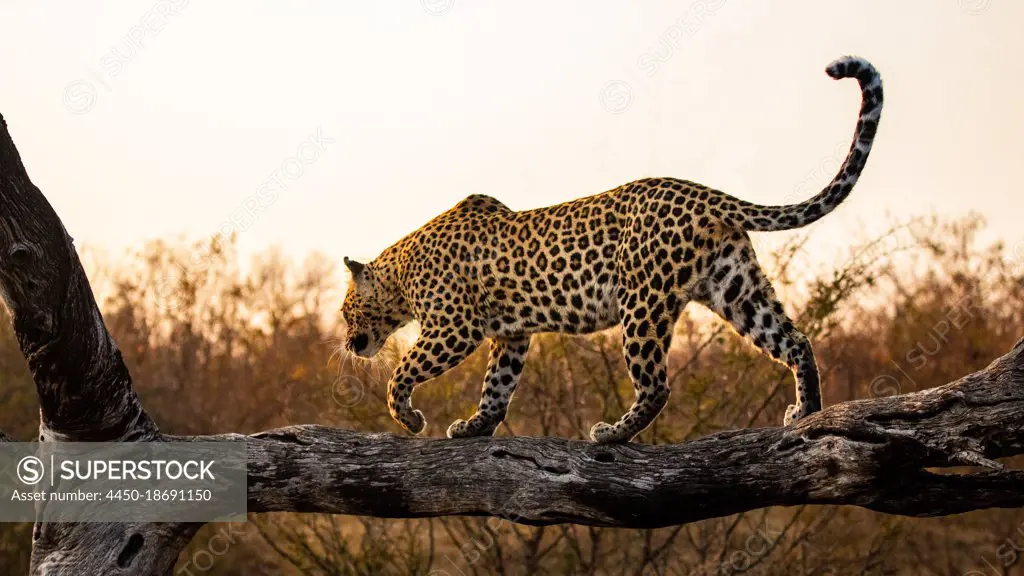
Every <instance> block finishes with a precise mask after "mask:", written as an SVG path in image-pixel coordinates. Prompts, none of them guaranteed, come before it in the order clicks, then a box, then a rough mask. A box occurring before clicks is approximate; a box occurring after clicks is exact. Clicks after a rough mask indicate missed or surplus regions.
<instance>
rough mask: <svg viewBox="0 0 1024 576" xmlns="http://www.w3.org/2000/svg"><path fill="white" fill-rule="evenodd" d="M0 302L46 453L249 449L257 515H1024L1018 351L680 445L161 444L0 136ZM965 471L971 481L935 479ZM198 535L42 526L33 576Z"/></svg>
mask: <svg viewBox="0 0 1024 576" xmlns="http://www.w3.org/2000/svg"><path fill="white" fill-rule="evenodd" d="M0 288H2V293H3V298H4V300H5V302H6V304H7V306H8V308H9V309H10V310H11V314H12V318H13V322H14V329H15V332H16V334H17V337H18V342H19V345H20V346H21V350H22V352H23V353H24V355H25V358H26V359H27V361H28V365H29V369H30V370H31V372H32V375H33V378H34V380H35V383H36V387H37V391H38V394H39V402H40V406H41V417H42V421H41V424H40V439H41V440H43V441H47V442H50V441H171V442H187V441H197V440H198V441H245V442H246V443H247V449H248V457H249V466H248V477H249V487H248V490H249V497H248V502H249V510H250V511H251V512H284V511H287V512H326V513H333V514H358V515H368V516H378V517H387V518H412V517H435V516H451V515H476V516H483V515H487V516H496V517H502V518H506V519H509V520H512V521H515V522H519V523H523V524H534V525H546V524H555V523H565V522H572V523H577V524H586V525H590V526H616V527H630V528H653V527H661V526H670V525H679V524H684V523H688V522H694V521H697V520H702V519H706V518H714V517H720V516H726V515H730V514H736V513H740V512H744V511H748V510H754V509H759V508H765V507H768V506H796V505H805V504H845V505H852V506H860V507H863V508H868V509H871V510H877V511H881V512H887V513H890V514H899V515H905V516H939V515H946V514H957V513H961V512H966V511H969V510H979V509H985V508H995V507H1002V508H1010V507H1012V508H1018V507H1021V506H1024V490H1022V489H1021V486H1024V472H1022V471H1019V470H1009V469H1006V467H1005V466H1004V465H1002V464H1000V463H999V462H997V459H999V458H1004V457H1008V456H1014V455H1018V454H1021V453H1024V340H1021V341H1020V342H1018V343H1017V345H1016V346H1015V347H1014V348H1013V349H1012V350H1011V351H1010V352H1009V353H1008V354H1007V355H1005V356H1003V357H1001V358H999V359H997V360H996V361H995V362H993V363H992V364H991V365H990V366H988V367H987V368H985V369H984V370H981V371H979V372H976V373H974V374H971V375H970V376H967V377H964V378H962V379H961V380H959V381H957V382H953V383H950V384H947V385H945V386H941V387H939V388H935V389H932V390H926V391H923V392H918V393H914V394H907V395H903V396H896V397H891V398H876V399H872V400H862V401H856V402H847V403H843V404H838V405H835V406H831V407H829V408H827V409H826V410H824V411H822V412H820V413H818V414H815V415H813V416H811V417H809V418H807V419H805V420H803V421H801V422H799V423H798V424H796V425H795V426H792V427H790V428H764V429H749V430H737V431H731V432H723V433H718V434H714V435H711V436H707V437H704V438H700V439H697V440H693V441H690V442H686V443H683V444H677V445H667V446H644V445H638V444H629V445H619V446H599V445H594V444H590V443H584V442H578V441H568V440H559V439H555V438H521V437H520V438H494V439H479V438H478V439H468V440H439V439H423V438H399V437H395V436H392V435H389V434H363V433H358V432H350V431H345V430H336V429H331V428H326V427H322V426H293V427H288V428H282V429H278V430H271V431H267V432H262V433H259V434H254V435H252V436H243V435H238V434H225V435H220V436H197V437H174V436H165V435H161V434H160V433H159V431H158V429H157V426H156V424H155V423H154V422H153V421H152V420H151V419H150V417H149V416H148V415H147V414H146V412H145V410H143V408H142V406H141V404H140V403H139V399H138V397H137V396H136V394H135V392H134V391H133V389H132V383H131V377H130V375H129V374H128V370H127V368H126V367H125V365H124V362H123V361H122V359H121V354H120V352H119V351H118V349H117V345H116V344H115V343H114V341H113V339H112V338H111V337H110V335H109V333H108V332H107V330H106V327H105V325H104V323H103V319H102V317H101V315H100V312H99V309H98V307H97V306H96V302H95V300H94V298H93V295H92V291H91V289H90V287H89V282H88V280H87V279H86V276H85V273H84V272H83V270H82V266H81V263H80V262H79V260H78V256H77V255H76V253H75V250H74V247H73V244H72V239H71V237H70V236H68V234H67V233H66V232H65V230H64V227H63V225H62V224H61V221H60V219H59V218H58V217H57V215H56V213H55V212H54V211H53V209H52V208H51V206H50V205H49V203H48V202H47V201H46V199H45V198H44V197H43V195H42V193H41V192H40V191H39V190H38V188H36V187H35V186H34V185H33V184H32V182H31V181H30V180H29V178H28V175H27V174H26V172H25V168H24V165H23V164H22V162H21V158H20V156H19V154H18V151H17V149H16V148H15V146H14V143H13V141H12V140H11V137H10V135H9V133H8V131H7V124H6V122H4V121H3V119H2V117H0ZM9 440H10V439H9V438H7V437H6V436H5V435H3V434H2V433H0V441H9ZM963 465H967V466H978V467H982V468H984V470H983V471H981V472H977V473H970V474H944V473H939V472H936V471H934V470H930V469H934V468H943V467H951V466H963ZM199 527H200V525H199V524H183V523H164V524H115V523H110V524H42V523H37V525H36V528H35V530H34V533H33V553H32V562H31V572H32V573H33V574H48V575H72V574H74V575H77V574H105V575H106V574H110V575H149V574H157V575H167V574H171V573H172V570H173V568H174V564H175V562H176V560H177V557H178V555H179V553H180V551H181V550H182V549H184V547H185V546H186V545H187V544H188V542H189V541H190V540H191V538H192V537H193V536H194V535H195V533H196V531H197V530H198V529H199Z"/></svg>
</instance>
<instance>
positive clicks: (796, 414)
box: [782, 404, 800, 426]
mask: <svg viewBox="0 0 1024 576" xmlns="http://www.w3.org/2000/svg"><path fill="white" fill-rule="evenodd" d="M799 419H800V407H799V406H797V405H796V404H790V405H789V406H788V407H787V408H786V416H785V417H784V418H783V419H782V425H783V426H789V425H790V424H792V423H794V422H796V421H797V420H799Z"/></svg>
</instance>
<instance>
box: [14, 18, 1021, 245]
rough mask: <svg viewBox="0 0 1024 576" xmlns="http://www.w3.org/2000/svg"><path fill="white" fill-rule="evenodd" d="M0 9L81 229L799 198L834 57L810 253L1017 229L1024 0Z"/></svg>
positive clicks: (103, 238) (294, 228)
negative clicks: (889, 218)
mask: <svg viewBox="0 0 1024 576" xmlns="http://www.w3.org/2000/svg"><path fill="white" fill-rule="evenodd" d="M2 6H3V8H2V17H0V22H2V25H0V29H2V31H0V70H2V71H3V78H4V81H3V88H2V89H0V111H2V113H3V114H4V116H5V117H6V118H7V121H8V124H9V126H10V130H11V133H12V134H13V136H14V139H15V142H16V143H17V145H18V147H19V149H20V150H21V153H22V156H23V157H24V159H25V162H26V164H27V166H28V169H29V173H30V175H31V177H32V178H33V180H34V181H35V182H36V184H38V185H39V186H40V188H41V189H42V190H43V192H44V193H45V194H46V196H47V197H48V198H49V200H50V202H51V203H52V204H53V205H54V206H55V207H56V209H57V212H58V213H59V214H60V216H61V217H62V218H63V220H64V223H65V225H66V226H67V228H68V230H69V231H70V233H71V234H72V235H73V236H74V237H75V239H76V242H77V243H78V244H79V245H83V244H84V245H88V246H99V247H103V248H106V249H110V250H111V251H112V252H115V253H116V252H117V251H120V250H124V249H125V248H131V247H133V246H138V245H139V244H140V243H141V242H142V241H144V240H145V239H147V238H156V237H167V236H174V235H178V234H182V233H184V234H186V235H188V236H190V237H204V236H210V235H213V234H216V233H217V232H218V230H220V229H222V226H223V227H225V228H226V229H230V228H232V227H234V228H237V229H238V230H239V239H240V244H241V246H242V248H243V250H244V251H246V252H252V251H256V250H259V249H262V248H264V247H268V246H271V245H280V246H282V247H283V248H284V249H285V251H286V253H287V254H290V255H294V256H296V257H300V256H302V255H304V254H305V253H308V252H310V251H313V250H319V251H322V252H324V253H326V254H327V255H329V256H331V257H332V258H338V259H340V258H341V256H343V255H350V256H355V257H364V258H365V257H372V256H374V255H376V254H377V253H378V252H379V251H380V250H381V249H383V248H384V247H386V246H387V245H389V244H390V243H392V242H393V241H395V240H397V239H398V238H400V237H401V236H403V235H405V234H406V233H407V232H409V231H411V230H412V229H414V228H415V227H417V226H419V225H420V224H422V223H423V222H425V221H426V220H428V219H429V218H431V217H432V216H434V215H436V214H438V213H440V212H442V211H444V210H445V209H447V208H449V207H450V206H452V205H453V204H455V203H456V202H457V201H458V200H459V199H461V198H463V197H464V196H466V195H468V194H471V193H485V194H490V195H492V196H495V197H497V198H498V199H500V200H502V201H503V202H505V203H506V204H508V205H509V206H510V207H512V208H513V209H526V208H533V207H538V206H543V205H549V204H554V203H557V202H561V201H565V200H569V199H572V198H576V197H580V196H584V195H589V194H594V193H598V192H601V191H603V190H606V189H609V188H612V187H615V186H617V185H619V184H621V183H624V182H627V181H630V180H633V179H637V178H641V177H645V176H675V177H679V178H686V179H690V180H695V181H698V182H702V183H704V184H707V185H709V186H713V187H716V188H719V189H722V190H725V191H727V192H730V193H732V194H734V195H736V196H739V197H741V198H744V199H747V200H751V201H755V202H761V203H768V204H772V203H786V202H795V201H798V200H802V199H803V198H804V197H807V196H810V195H811V194H813V193H814V192H816V191H817V189H818V188H819V187H820V186H821V185H822V184H823V183H825V182H826V181H827V180H828V179H830V178H831V177H832V173H833V171H834V169H835V167H836V166H837V164H838V159H840V158H841V157H842V154H844V153H845V148H846V145H847V144H848V142H849V138H850V136H851V135H852V131H853V126H854V122H855V119H856V114H857V108H858V106H859V97H860V96H859V92H858V89H857V86H856V83H855V82H853V81H844V82H836V81H834V80H831V79H830V78H828V77H827V76H826V75H825V73H824V68H825V66H826V65H827V64H828V63H829V62H830V61H831V60H833V59H834V58H836V57H838V56H842V55H845V54H856V55H859V56H862V57H865V58H867V59H869V60H870V61H871V62H873V63H874V65H875V66H876V67H877V68H878V70H879V71H880V72H881V74H882V77H883V81H884V83H885V98H886V100H885V109H884V112H883V115H882V122H881V126H880V129H879V132H878V137H877V139H876V142H875V148H874V150H873V152H872V155H871V158H870V160H869V161H868V164H867V168H866V170H865V172H864V175H863V177H862V178H861V180H860V182H859V184H858V185H857V187H856V189H855V190H854V192H853V194H852V195H851V197H850V199H849V200H848V201H847V202H846V204H845V205H844V206H843V207H842V208H840V210H838V211H837V212H836V213H834V214H832V215H831V216H829V217H828V218H826V219H825V220H824V221H822V222H821V223H820V224H819V225H818V226H817V227H816V228H815V231H814V234H815V243H814V247H815V249H818V250H825V249H826V247H829V246H840V245H842V244H843V243H845V242H846V241H847V239H848V238H849V237H850V236H851V235H853V234H859V233H862V232H863V231H864V230H865V229H870V228H871V226H872V225H873V224H872V222H874V221H876V220H877V219H878V218H880V217H883V216H884V215H885V214H886V213H887V212H891V213H892V214H895V215H897V216H911V215H917V214H924V213H928V212H929V211H931V210H937V211H940V212H942V213H946V214H962V213H964V212H966V211H967V210H969V209H972V208H973V209H974V210H977V211H978V212H980V213H982V214H984V215H985V216H986V217H987V218H988V220H989V222H990V224H991V226H992V233H991V234H992V236H993V237H999V238H1002V239H1004V240H1006V241H1007V242H1008V243H1010V244H1014V243H1017V242H1019V241H1021V240H1024V231H1022V229H1021V225H1020V222H1021V212H1022V209H1024V202H1022V200H1021V192H1020V184H1019V183H1017V182H1015V181H1014V178H1019V177H1020V174H1021V170H1020V168H1021V162H1022V160H1024V62H1022V56H1024V39H1022V35H1021V30H1022V26H1024V2H1018V1H1014V0H927V1H926V0H918V1H909V0H901V1H892V0H873V1H864V0H849V1H828V2H822V1H820V0H804V1H789V2H771V1H768V0H761V1H754V0H697V1H695V2H694V1H692V0H683V1H680V2H654V1H651V0H647V1H642V2H641V1H636V2H625V1H599V0H577V1H557V2H552V1H550V0H545V1H540V0H535V1H523V0H520V1H517V2H494V1H489V2H484V1H480V0H477V1H470V0H454V2H453V1H451V0H423V1H419V0H406V1H402V2H384V1H379V2H351V1H338V0H334V1H326V0H324V1H314V0H303V1H297V0H292V1H287V2H286V1H284V0H280V1H249V2H241V1H237V2H232V1H226V0H219V1H217V2H194V1H193V2H189V1H188V0H161V1H159V2H152V1H116V2H115V1H108V2H71V1H64V2H54V1H44V2H17V3H15V2H12V1H10V0H7V1H5V2H4V3H3V4H2ZM139 46H141V47H139ZM654 63H656V65H655V64H654ZM613 112H614V113H613ZM304 142H305V143H306V144H303V143H304ZM297 154H300V155H303V156H304V158H305V160H306V163H302V162H300V161H298V160H294V159H292V160H289V159H290V158H294V157H295V156H296V155H297ZM300 172H301V173H300ZM275 174H276V175H277V176H278V179H279V180H280V181H281V182H283V184H284V186H286V187H287V188H286V189H285V188H283V187H282V186H281V185H280V184H278V183H276V182H274V181H273V177H274V176H275ZM268 181H270V184H271V186H269V187H268V186H265V184H266V183H267V182H268ZM274 188H276V189H277V190H279V191H278V192H277V193H276V194H275V193H273V192H272V190H273V189H274ZM260 194H262V196H261V195H260ZM246 205H248V206H250V207H256V206H259V207H260V208H264V210H263V211H261V212H258V213H256V214H255V220H254V219H253V217H252V216H251V215H249V214H247V213H246V212H245V206H246ZM232 217H234V218H235V219H236V223H235V224H231V223H230V222H231V219H232Z"/></svg>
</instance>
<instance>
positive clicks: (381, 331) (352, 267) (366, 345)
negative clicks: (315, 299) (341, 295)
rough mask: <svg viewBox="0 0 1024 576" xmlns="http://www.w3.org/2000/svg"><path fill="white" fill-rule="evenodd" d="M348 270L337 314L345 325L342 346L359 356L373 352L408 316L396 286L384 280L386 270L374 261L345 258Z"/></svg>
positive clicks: (409, 318)
mask: <svg viewBox="0 0 1024 576" xmlns="http://www.w3.org/2000/svg"><path fill="white" fill-rule="evenodd" d="M345 266H346V267H348V270H349V272H350V273H351V274H352V280H351V281H350V282H349V286H348V290H347V291H346V293H345V301H344V303H342V305H341V314H342V317H343V318H344V319H345V324H347V325H348V334H347V336H346V338H345V349H346V350H348V351H349V352H351V353H352V354H355V355H356V356H361V357H363V358H370V357H372V356H374V355H375V354H376V353H377V352H379V351H380V349H381V348H382V347H383V346H384V342H385V341H386V340H387V339H388V336H391V334H393V333H394V332H395V331H396V330H398V329H399V328H401V327H402V326H404V325H405V324H407V323H408V322H409V321H410V320H412V315H411V313H410V312H409V310H408V306H407V305H406V303H405V298H404V297H402V295H401V294H400V293H398V292H397V290H395V289H393V288H392V287H391V286H390V285H391V283H390V282H387V281H386V273H385V272H384V271H382V270H377V269H376V267H375V265H374V263H373V262H370V263H369V264H361V263H359V262H356V261H355V260H349V259H348V258H345Z"/></svg>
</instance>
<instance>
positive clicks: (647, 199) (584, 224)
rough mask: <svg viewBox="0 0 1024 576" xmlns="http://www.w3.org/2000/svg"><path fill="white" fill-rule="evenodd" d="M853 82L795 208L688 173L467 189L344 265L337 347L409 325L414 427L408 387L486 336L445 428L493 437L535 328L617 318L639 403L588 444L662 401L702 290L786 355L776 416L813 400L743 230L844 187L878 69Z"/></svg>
mask: <svg viewBox="0 0 1024 576" xmlns="http://www.w3.org/2000/svg"><path fill="white" fill-rule="evenodd" d="M825 71H826V73H827V74H828V75H829V76H830V77H832V78H833V79H836V80H839V79H844V78H854V79H856V80H857V82H858V83H859V86H860V91H861V105H860V110H859V116H858V119H857V124H856V128H855V130H854V135H853V140H852V142H851V144H850V147H849V151H848V153H847V155H846V157H845V159H844V160H843V163H842V165H841V166H840V167H839V170H838V172H837V173H836V174H835V176H834V177H833V178H832V180H831V181H830V182H829V183H828V184H827V185H825V186H824V187H823V188H822V189H821V190H820V191H819V192H818V193H817V194H816V195H814V196H813V197H811V198H810V199H808V200H805V201H803V202H800V203H795V204H785V205H760V204H755V203H751V202H747V201H744V200H741V199H738V198H736V197H734V196H731V195H729V194H727V193H725V192H722V191H719V190H716V189H713V188H710V187H707V186H705V185H702V184H698V183H695V182H691V181H687V180H680V179H676V178H671V177H666V178H642V179H639V180H636V181H633V182H629V183H626V184H623V185H620V186H618V187H616V188H614V189H611V190H608V191H605V192H602V193H599V194H596V195H593V196H588V197H583V198H579V199H576V200H572V201H569V202H564V203H561V204H557V205H553V206H548V207H544V208H537V209H532V210H522V211H514V210H511V209H509V208H508V207H507V206H506V205H505V204H503V203H502V202H500V201H498V200H496V199H495V198H493V197H490V196H487V195H483V194H474V195H471V196H468V197H466V198H465V199H464V200H462V201H460V202H459V203H458V204H456V205H455V206H454V207H452V208H451V209H449V210H447V211H445V212H444V213H442V214H440V215H439V216H437V217H435V218H433V219H432V220H430V221H429V222H427V223H426V224H424V225H423V226H421V227H420V228H418V229H416V230H415V231H413V232H411V233H409V234H408V235H406V236H405V237H403V238H402V239H401V240H399V241H398V242H396V243H394V244H393V245H391V246H390V247H388V248H387V249H385V250H383V251H382V252H381V253H380V254H379V255H378V256H377V257H376V258H373V259H372V260H370V261H369V262H367V263H362V262H359V261H356V260H354V259H349V258H348V257H345V258H343V262H344V264H345V266H346V267H347V269H348V272H349V276H350V279H349V283H348V287H347V291H346V293H345V297H344V300H343V303H342V306H341V310H340V312H341V320H342V325H343V327H344V329H345V331H346V332H345V336H344V339H343V341H342V342H343V344H342V347H343V348H344V349H345V350H346V351H347V352H348V353H350V354H353V355H355V356H357V357H361V358H372V357H373V356H374V355H375V354H377V353H378V352H379V350H380V349H381V348H382V346H383V344H384V343H385V341H386V340H387V339H388V338H389V337H390V336H391V335H392V334H393V333H395V332H396V331H397V330H398V329H399V328H401V327H403V326H405V325H406V324H409V323H411V322H413V321H417V322H418V323H419V332H418V336H417V338H416V339H415V342H413V343H412V344H411V346H409V347H408V350H407V351H406V352H405V353H404V354H403V355H401V360H400V361H399V362H398V364H397V366H396V367H395V368H394V371H393V373H392V375H391V376H390V379H389V380H388V383H387V392H386V396H387V406H388V410H389V412H390V414H391V416H392V418H393V419H394V420H395V421H396V422H397V423H398V424H399V425H400V426H401V427H402V428H404V429H405V430H406V431H408V432H409V433H411V434H414V435H415V434H419V433H420V432H422V431H423V429H424V427H425V425H426V419H425V418H424V415H423V413H422V412H421V411H420V410H417V409H415V408H413V405H412V395H413V391H414V390H416V389H417V387H419V386H421V385H423V384H424V383H426V382H428V381H430V380H432V379H435V378H437V377H438V376H440V375H441V374H443V373H445V372H447V371H449V370H451V369H453V368H455V367H456V366H458V365H459V364H460V363H462V362H463V361H464V360H466V358H467V357H468V356H470V354H472V353H473V352H474V351H475V350H477V349H478V348H479V347H480V346H481V345H482V344H484V342H485V341H486V342H487V343H488V359H487V367H486V373H485V376H484V381H483V388H482V391H481V396H480V401H479V404H478V406H477V408H476V411H475V413H474V414H473V415H472V416H470V417H469V418H468V419H466V420H463V419H459V420H456V421H455V422H453V423H452V424H451V425H450V426H449V427H448V429H447V436H448V437H449V438H470V437H477V436H491V435H493V434H494V433H495V431H496V429H497V428H498V426H499V425H500V424H501V423H502V422H503V421H504V419H505V416H506V413H507V411H508V407H509V403H510V401H511V400H512V396H513V394H514V393H515V391H516V387H517V385H518V383H519V381H520V377H521V376H522V374H523V370H524V367H525V366H526V358H527V351H528V350H529V347H530V341H531V338H532V336H533V335H535V334H539V333H562V334H571V335H583V334H590V333H594V332H598V331H602V330H606V329H610V328H614V327H616V326H620V327H621V331H622V344H621V349H622V353H623V356H624V357H625V361H626V367H627V373H628V375H629V378H630V380H631V381H632V384H633V389H634V396H635V398H634V399H633V404H632V405H631V406H630V407H629V409H628V410H627V411H626V413H625V414H623V415H622V416H621V417H620V418H619V419H618V420H617V421H616V422H614V423H606V422H598V423H596V424H594V425H593V428H591V430H590V433H589V436H590V439H591V440H592V441H594V442H596V443H602V444H604V443H622V442H629V441H632V440H633V439H634V438H635V437H636V436H637V435H638V434H639V433H640V432H642V431H643V430H645V429H646V428H647V427H648V426H650V425H651V423H652V422H653V421H654V419H655V417H656V416H657V415H658V414H659V413H660V412H661V411H662V409H663V408H664V407H665V405H666V404H667V402H668V398H669V394H670V390H669V385H668V381H667V376H666V371H667V361H668V354H669V348H670V345H671V341H672V337H673V332H674V330H675V323H676V320H677V319H678V318H679V316H680V314H681V313H682V310H683V308H684V306H686V305H687V304H688V303H689V302H696V303H698V304H701V305H703V306H705V307H706V308H708V309H710V310H712V311H713V312H714V313H716V314H717V315H718V316H720V317H721V318H722V319H724V321H725V323H726V324H727V325H729V326H731V327H732V328H733V329H734V330H735V331H736V332H737V333H739V334H740V335H742V336H743V337H744V338H745V339H746V340H747V341H748V342H749V343H750V344H751V345H753V346H754V347H756V348H757V349H759V350H760V351H761V352H762V353H763V354H765V355H767V356H768V357H769V358H771V359H772V360H774V361H775V362H778V363H780V364H782V365H783V366H785V367H787V368H788V369H789V370H790V371H791V372H792V373H793V375H794V378H795V381H796V384H795V388H796V394H795V403H793V404H790V405H788V407H787V408H786V410H785V413H784V417H783V426H790V425H792V424H794V423H796V422H798V421H800V420H801V419H804V418H806V417H807V416H809V415H811V414H813V413H814V412H817V411H820V410H821V408H822V404H821V387H820V376H819V369H818V363H817V360H816V358H815V354H814V350H813V348H812V346H811V343H810V340H809V339H808V337H807V336H806V335H805V334H804V333H803V332H801V331H800V330H799V329H798V328H797V327H796V326H795V325H794V322H793V320H792V319H791V318H790V317H789V316H788V315H787V314H786V312H785V309H784V307H783V305H782V303H781V302H780V301H779V299H778V298H777V296H776V292H775V290H774V288H773V286H772V284H771V283H770V282H769V281H768V279H767V277H766V275H765V273H764V271H763V270H762V268H761V266H760V264H759V263H758V260H757V257H756V254H755V252H754V248H753V244H752V242H751V238H750V235H749V234H750V233H752V232H771V231H779V230H791V229H795V228H800V227H803V226H807V225H808V224H811V223H813V222H815V221H817V220H819V219H820V218H822V217H824V216H825V215H827V214H829V213H830V212H832V211H833V210H834V209H835V208H836V207H838V206H839V205H840V204H841V203H842V202H843V201H844V200H845V199H846V198H847V197H848V196H849V194H850V191H851V190H852V189H853V187H854V185H855V184H856V182H857V180H858V178H859V177H860V174H861V172H862V170H863V169H864V166H865V163H866V161H867V158H868V154H869V153H870V151H871V147H872V144H873V142H874V138H875V134H876V131H877V128H878V122H879V119H880V117H881V110H882V82H881V77H880V75H879V73H878V71H877V70H876V69H875V67H874V66H873V65H872V64H871V63H870V62H868V61H867V60H865V59H862V58H859V57H856V56H846V57H842V58H839V59H837V60H835V61H833V62H832V63H830V64H829V65H828V66H827V67H826V70H825Z"/></svg>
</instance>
